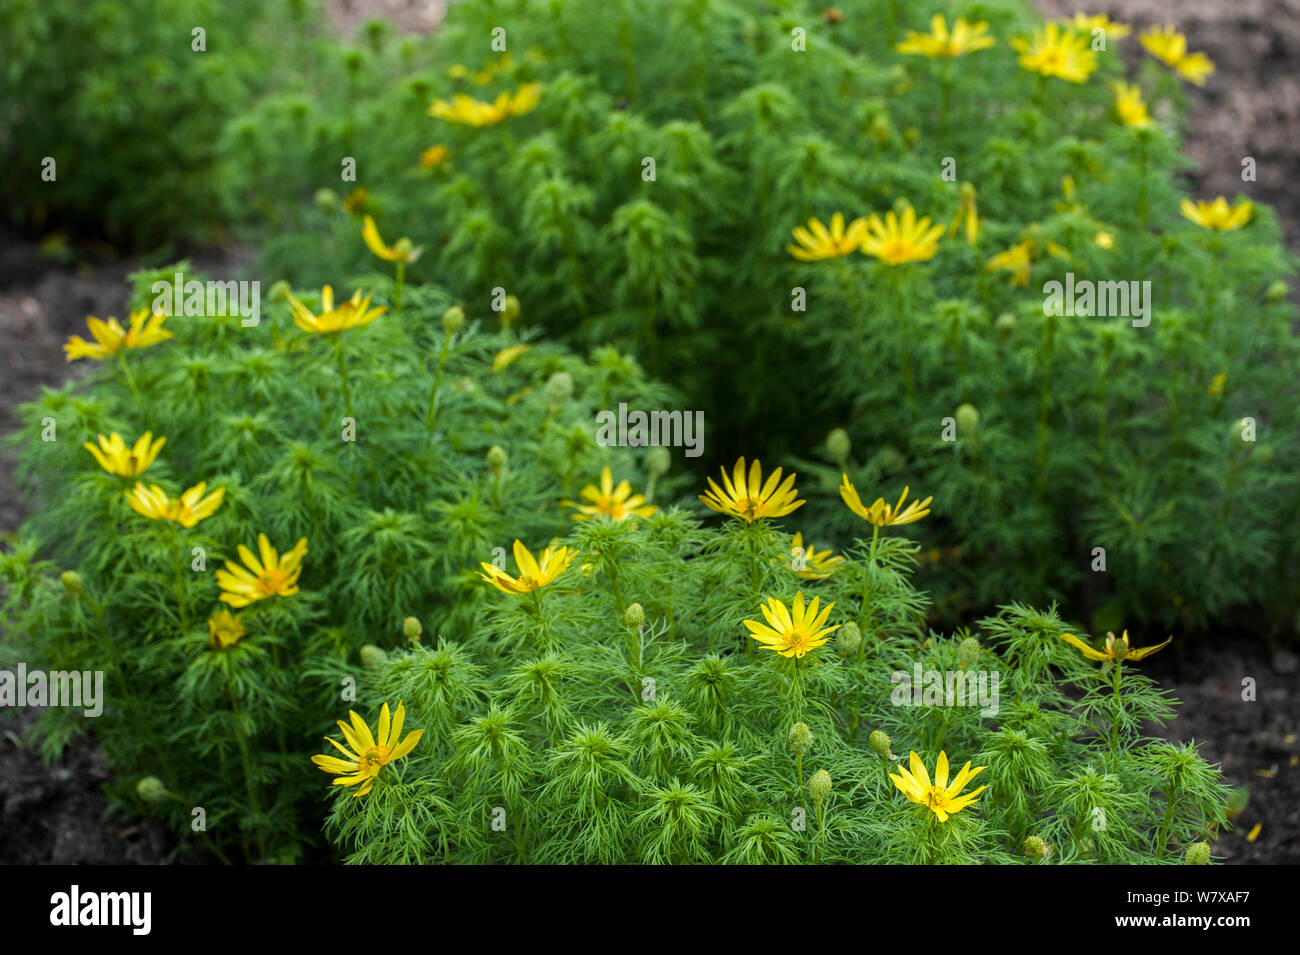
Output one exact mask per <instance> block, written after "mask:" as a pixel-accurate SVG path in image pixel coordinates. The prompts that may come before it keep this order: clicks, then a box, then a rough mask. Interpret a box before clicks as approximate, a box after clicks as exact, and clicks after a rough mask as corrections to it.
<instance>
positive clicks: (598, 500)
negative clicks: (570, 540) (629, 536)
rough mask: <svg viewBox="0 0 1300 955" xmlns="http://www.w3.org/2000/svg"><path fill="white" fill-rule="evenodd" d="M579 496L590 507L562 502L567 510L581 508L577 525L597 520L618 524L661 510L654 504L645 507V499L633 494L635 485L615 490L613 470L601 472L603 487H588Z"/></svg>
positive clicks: (621, 484)
mask: <svg viewBox="0 0 1300 955" xmlns="http://www.w3.org/2000/svg"><path fill="white" fill-rule="evenodd" d="M578 496H579V497H581V498H582V499H583V500H584V501H589V502H590V503H589V504H579V503H578V502H577V501H561V502H560V504H561V505H563V506H564V507H573V508H577V510H578V513H577V514H574V515H573V519H574V520H575V521H589V520H592V519H594V518H597V517H609V518H612V519H613V520H616V521H624V520H627V519H628V518H629V517H632V516H637V517H649V516H650V515H651V514H653V513H654V512H655V511H656V510H658V508H656V507H655V506H654V505H653V504H646V503H645V496H644V495H641V494H633V493H632V485H630V484H628V482H627V481H620V482H619V484H618V487H615V486H614V475H613V472H611V471H610V469H609V468H605V469H604V470H603V471H601V472H600V487H599V488H597V487H595V486H594V485H591V484H588V485H587V486H586V487H584V488H583V489H582V490H581V491H579V492H578Z"/></svg>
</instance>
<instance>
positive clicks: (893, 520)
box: [840, 474, 934, 527]
mask: <svg viewBox="0 0 1300 955" xmlns="http://www.w3.org/2000/svg"><path fill="white" fill-rule="evenodd" d="M843 477H844V483H843V484H841V485H840V497H842V498H843V499H844V503H845V504H847V505H848V506H849V510H850V511H852V512H853V513H854V514H856V515H858V517H860V518H862V519H863V520H864V521H867V522H869V523H871V524H875V525H876V526H877V527H897V526H899V525H901V524H914V523H916V522H917V521H919V520H920V519H921V518H923V517H925V516H926V515H927V514H929V513H930V502H931V501H933V500H934V498H933V497H927V498H926V499H925V500H924V501H913V502H912V503H910V504H908V505H907V507H904V506H903V502H904V501H906V500H907V492H908V491H909V490H911V489H910V488H907V487H904V488H903V493H902V494H901V495H900V496H899V498H898V503H897V504H895V505H893V506H892V507H891V506H890V505H888V504H886V503H885V499H884V498H883V497H878V498H876V501H875V503H874V504H872V505H871V506H870V507H863V505H862V498H860V497H858V489H857V488H855V487H854V486H853V484H852V482H851V481H849V476H848V475H847V474H845V475H843Z"/></svg>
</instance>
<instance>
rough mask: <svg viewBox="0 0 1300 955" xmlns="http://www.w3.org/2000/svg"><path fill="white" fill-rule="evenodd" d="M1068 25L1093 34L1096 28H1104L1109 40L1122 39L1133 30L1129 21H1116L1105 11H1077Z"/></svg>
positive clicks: (1068, 21) (1080, 31)
mask: <svg viewBox="0 0 1300 955" xmlns="http://www.w3.org/2000/svg"><path fill="white" fill-rule="evenodd" d="M1066 25H1067V26H1069V27H1070V28H1071V29H1073V30H1077V31H1078V32H1079V33H1086V34H1087V35H1088V36H1092V35H1093V31H1094V30H1104V31H1105V33H1106V39H1107V40H1122V39H1124V37H1126V36H1128V35H1129V34H1130V33H1132V32H1133V28H1132V27H1131V26H1129V25H1128V24H1127V23H1116V22H1115V21H1114V20H1112V19H1111V18H1110V17H1109V16H1107V15H1106V14H1104V13H1076V14H1075V15H1074V16H1073V17H1071V18H1070V19H1069V20H1067V21H1066Z"/></svg>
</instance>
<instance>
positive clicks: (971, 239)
mask: <svg viewBox="0 0 1300 955" xmlns="http://www.w3.org/2000/svg"><path fill="white" fill-rule="evenodd" d="M963 222H965V223H966V242H967V243H968V244H969V245H974V244H975V243H976V242H977V241H978V240H979V237H980V213H979V205H978V202H977V200H976V195H975V187H974V186H972V185H971V184H970V183H969V182H963V183H962V184H961V205H960V206H959V207H958V208H957V215H955V216H954V217H953V220H952V222H951V223H950V224H949V226H948V235H950V236H953V235H956V234H957V230H958V229H960V228H961V225H962V223H963Z"/></svg>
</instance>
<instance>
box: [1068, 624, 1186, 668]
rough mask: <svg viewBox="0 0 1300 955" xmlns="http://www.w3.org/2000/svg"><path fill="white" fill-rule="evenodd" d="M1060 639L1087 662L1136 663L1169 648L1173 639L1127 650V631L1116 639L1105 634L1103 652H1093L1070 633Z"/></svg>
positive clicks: (1112, 635)
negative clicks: (1126, 661)
mask: <svg viewBox="0 0 1300 955" xmlns="http://www.w3.org/2000/svg"><path fill="white" fill-rule="evenodd" d="M1061 639H1062V640H1064V641H1065V642H1066V643H1068V644H1069V645H1070V646H1072V647H1074V648H1075V649H1077V650H1079V651H1081V652H1082V653H1083V655H1084V656H1085V657H1087V658H1088V659H1089V660H1119V661H1123V660H1133V661H1134V662H1136V661H1138V660H1141V659H1143V658H1145V657H1149V656H1151V654H1153V653H1155V652H1156V651H1157V650H1163V649H1164V648H1165V647H1167V646H1169V643H1170V641H1171V640H1173V639H1174V638H1173V637H1170V638H1169V640H1166V641H1165V642H1164V643H1158V644H1156V645H1155V646H1151V647H1142V648H1141V649H1140V650H1131V649H1129V643H1128V631H1127V630H1125V631H1124V635H1123V636H1122V637H1120V638H1118V639H1116V637H1115V634H1113V633H1107V634H1106V647H1105V649H1103V650H1094V649H1093V648H1092V647H1090V646H1088V645H1087V644H1086V643H1084V642H1083V641H1082V640H1080V639H1079V638H1078V637H1076V636H1075V635H1074V634H1072V633H1063V634H1061Z"/></svg>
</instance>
